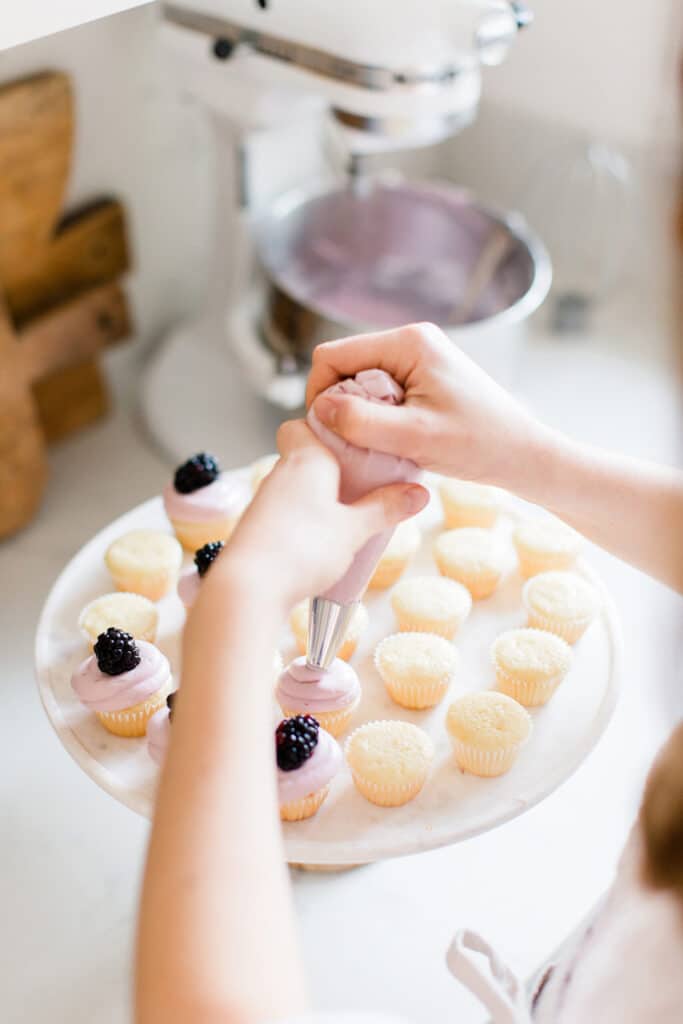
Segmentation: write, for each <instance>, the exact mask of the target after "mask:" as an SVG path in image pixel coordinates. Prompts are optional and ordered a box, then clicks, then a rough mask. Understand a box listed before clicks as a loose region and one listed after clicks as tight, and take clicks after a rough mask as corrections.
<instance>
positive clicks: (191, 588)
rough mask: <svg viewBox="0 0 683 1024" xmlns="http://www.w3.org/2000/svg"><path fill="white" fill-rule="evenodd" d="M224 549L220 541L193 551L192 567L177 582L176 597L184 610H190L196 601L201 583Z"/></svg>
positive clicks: (211, 542)
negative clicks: (183, 606)
mask: <svg viewBox="0 0 683 1024" xmlns="http://www.w3.org/2000/svg"><path fill="white" fill-rule="evenodd" d="M224 547H225V545H224V544H223V541H222V540H212V541H209V543H208V544H205V545H204V546H203V547H201V548H199V549H198V550H197V551H195V553H194V565H193V566H192V568H191V569H186V570H185V572H183V573H182V574H181V576H180V579H179V580H178V597H179V598H180V600H181V601H182V602H183V604H184V605H185V607H186V608H191V607H192V605H193V604H194V602H195V601H196V600H197V597H198V595H199V586H200V584H201V581H202V580H203V579H204V577H205V576H206V574H207V572H208V571H209V568H210V567H211V566H212V565H213V563H214V560H215V559H216V558H217V556H218V555H219V554H220V553H221V551H222V550H223V548H224Z"/></svg>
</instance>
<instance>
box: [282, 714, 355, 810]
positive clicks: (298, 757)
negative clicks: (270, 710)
mask: <svg viewBox="0 0 683 1024" xmlns="http://www.w3.org/2000/svg"><path fill="white" fill-rule="evenodd" d="M275 754H276V758H277V788H278V800H279V803H280V818H281V819H282V820H283V821H303V820H304V819H305V818H310V817H311V816H312V815H314V814H315V812H316V811H317V810H318V808H319V807H320V805H321V804H322V802H323V800H324V799H325V797H326V796H327V794H328V792H329V789H330V783H331V782H332V779H333V778H334V777H335V775H336V774H337V773H338V772H339V770H340V768H341V766H342V764H343V761H344V758H343V756H342V752H341V749H340V747H339V744H338V743H337V741H336V740H334V739H333V738H332V737H331V736H330V734H329V733H328V732H325V730H324V729H321V728H320V725H319V723H318V722H317V721H316V719H315V718H313V717H311V715H297V716H296V717H295V718H288V719H285V720H284V721H282V722H280V724H279V725H278V727H277V730H276V732H275Z"/></svg>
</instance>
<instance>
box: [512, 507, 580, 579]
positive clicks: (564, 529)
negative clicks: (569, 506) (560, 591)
mask: <svg viewBox="0 0 683 1024" xmlns="http://www.w3.org/2000/svg"><path fill="white" fill-rule="evenodd" d="M512 540H513V543H514V545H515V549H516V551H517V557H518V559H519V571H520V573H521V574H522V576H523V577H524V578H525V579H528V578H529V577H530V576H536V575H537V574H538V573H539V572H547V571H548V570H550V569H570V568H571V567H572V565H573V564H574V562H575V561H576V559H577V556H578V554H579V552H580V550H581V546H582V539H581V536H580V534H578V533H577V532H576V530H572V528H571V527H570V526H567V524H566V523H563V522H562V521H561V520H560V519H527V520H526V521H525V522H523V523H520V524H519V526H517V527H516V528H515V530H514V532H513V534H512Z"/></svg>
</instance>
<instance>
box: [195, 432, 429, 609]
mask: <svg viewBox="0 0 683 1024" xmlns="http://www.w3.org/2000/svg"><path fill="white" fill-rule="evenodd" d="M278 448H279V450H280V454H281V458H280V460H279V461H278V463H277V464H276V466H275V468H274V469H273V471H272V472H271V473H270V474H269V475H268V477H266V479H265V480H264V482H263V484H262V485H261V487H260V488H259V490H258V493H257V495H256V497H255V498H254V500H253V501H252V503H251V505H250V506H249V508H248V509H247V511H246V512H245V514H244V515H243V516H242V519H241V520H240V523H239V525H238V527H237V529H236V530H235V532H234V534H233V535H232V537H231V538H230V541H229V543H228V545H227V547H226V550H225V551H224V552H223V553H222V554H221V557H220V559H219V560H218V562H217V563H216V565H217V566H218V565H220V566H221V570H220V572H221V575H224V574H225V573H226V572H229V573H230V575H231V576H232V577H233V578H234V579H238V580H239V579H245V580H246V579H248V578H251V579H253V580H255V581H257V584H258V586H259V587H261V588H266V589H267V591H268V594H269V595H270V596H272V597H275V598H276V599H279V600H281V601H283V602H284V606H285V607H286V608H287V610H288V609H289V608H290V607H291V606H292V605H293V604H295V603H296V602H297V601H299V600H301V599H302V598H304V597H310V596H311V595H312V594H317V593H321V592H323V591H325V590H327V589H328V587H330V586H331V585H332V584H333V583H335V582H336V580H337V579H339V578H340V577H341V576H342V575H343V574H344V572H345V571H346V570H347V569H348V567H349V565H350V564H351V561H352V559H353V556H354V555H355V554H356V552H357V551H358V550H359V549H360V548H361V547H362V546H363V544H365V542H366V541H367V540H369V539H370V537H372V536H373V535H374V534H376V533H379V532H380V531H382V530H385V529H387V528H390V527H393V526H396V525H397V524H398V523H399V522H400V521H401V520H402V519H407V518H409V517H410V516H412V515H415V514H416V513H417V512H419V511H420V510H421V509H422V508H424V506H425V505H426V504H427V502H428V500H429V492H428V491H427V490H426V489H425V488H424V487H421V486H420V485H419V484H392V485H391V486H389V487H382V488H380V489H378V490H376V491H372V492H371V493H370V494H368V495H366V496H365V497H364V498H362V499H361V500H360V501H357V502H355V503H354V504H352V505H342V504H341V502H339V501H338V498H337V495H338V492H339V465H338V463H337V460H336V458H335V457H334V456H333V455H332V454H331V453H330V452H329V451H328V450H327V448H325V446H324V445H322V444H321V443H320V442H319V441H318V440H317V438H316V437H315V435H314V434H313V433H312V431H311V430H310V429H309V427H308V426H307V425H306V423H305V422H304V421H303V420H293V421H291V422H289V423H285V424H283V426H282V427H281V428H280V430H279V433H278ZM217 576H218V574H217V573H215V570H214V569H212V571H211V573H209V574H208V575H207V581H208V580H209V579H211V578H212V577H214V578H216V577H217Z"/></svg>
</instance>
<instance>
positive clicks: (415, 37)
mask: <svg viewBox="0 0 683 1024" xmlns="http://www.w3.org/2000/svg"><path fill="white" fill-rule="evenodd" d="M161 10H162V18H163V28H162V32H163V36H164V42H165V44H166V45H167V52H168V54H169V55H170V56H171V59H172V60H173V69H174V78H175V79H176V80H177V81H179V82H181V83H182V87H183V90H184V91H185V92H186V93H189V94H190V95H191V96H192V97H194V98H195V99H196V100H198V101H199V102H200V103H201V104H203V105H204V106H205V107H206V108H207V110H208V111H209V114H210V117H211V121H212V125H213V128H214V140H215V152H216V173H217V182H218V184H219V189H218V192H219V194H218V195H217V196H216V212H217V216H216V225H217V233H216V239H215V242H214V254H213V259H212V262H211V267H212V270H211V280H210V281H209V282H208V287H207V302H206V308H205V310H204V312H203V314H202V315H201V316H200V317H199V318H198V319H197V320H195V321H194V322H193V323H191V324H188V325H184V326H183V327H181V328H180V330H179V331H177V332H176V333H175V334H174V335H172V336H171V338H169V339H168V341H167V343H166V346H165V347H164V348H162V350H161V353H160V354H159V355H158V356H157V358H156V359H155V360H154V361H153V362H152V364H151V366H150V368H149V370H148V373H147V378H146V381H145V382H144V391H145V406H146V408H147V415H148V420H149V425H150V428H151V430H152V432H153V433H154V434H156V436H157V438H158V439H159V440H160V441H161V442H162V444H163V445H164V447H166V449H167V450H169V451H170V452H172V454H173V456H174V457H184V454H185V452H186V451H187V450H189V448H191V447H192V444H193V440H194V435H193V431H194V432H195V434H196V433H197V431H198V424H199V423H201V424H202V429H203V435H202V438H201V439H200V438H199V437H198V436H197V444H198V447H204V446H206V445H207V444H214V441H213V438H214V437H215V438H216V443H215V444H214V447H217V448H218V449H219V450H220V449H221V447H223V449H224V448H225V445H224V444H223V445H221V437H224V436H225V428H226V427H227V426H228V419H227V417H226V415H225V413H224V411H223V410H224V409H225V407H226V406H228V407H230V410H231V416H230V422H229V426H230V428H231V429H232V430H233V431H234V424H235V415H237V418H238V419H240V420H241V418H242V416H244V417H245V418H246V420H247V422H250V423H251V424H252V425H254V426H256V425H257V423H258V424H261V426H260V428H259V432H260V434H261V435H262V436H263V437H264V438H267V437H272V428H273V413H267V412H265V413H264V409H263V405H262V404H261V405H259V403H258V402H254V398H253V394H252V397H251V399H250V400H249V399H248V398H247V395H248V391H249V389H248V388H245V387H244V386H243V380H244V377H246V378H247V379H248V381H249V382H250V384H251V385H252V389H253V391H255V392H256V394H257V395H259V396H261V397H264V398H266V399H267V400H268V401H269V402H270V403H273V404H274V405H275V406H278V407H280V408H281V409H295V408H297V407H298V406H300V405H301V403H302V400H303V393H304V382H305V377H306V373H307V368H308V360H309V358H310V352H311V350H312V348H313V347H314V346H315V344H316V343H317V342H318V341H319V340H321V339H322V337H328V338H330V337H333V336H334V333H337V334H340V333H350V331H349V330H348V324H349V323H354V325H355V323H356V322H357V323H358V325H359V326H360V327H362V328H366V327H367V328H372V327H373V326H375V327H377V326H388V325H389V323H388V321H391V319H392V317H393V318H394V319H395V320H396V318H397V317H398V318H399V319H398V320H397V322H400V321H401V319H402V320H405V319H414V320H415V319H437V316H430V315H429V314H430V312H431V310H432V307H431V306H430V305H429V303H428V302H427V304H426V305H425V303H424V302H423V303H422V305H420V303H419V302H418V303H417V306H416V312H417V314H418V315H415V316H412V317H407V318H406V316H405V314H404V310H403V309H401V311H400V313H397V312H394V311H393V310H392V308H391V307H389V309H388V312H387V314H386V315H385V322H379V321H378V320H377V318H376V317H374V318H373V316H370V317H369V318H363V317H362V316H361V317H355V318H354V317H350V318H349V317H347V316H344V315H341V316H338V315H337V312H336V308H335V307H334V304H332V306H331V307H330V308H325V303H324V302H322V303H318V302H316V295H317V296H320V295H321V294H322V292H321V279H322V278H324V279H325V283H326V284H329V282H330V281H332V282H333V283H334V282H336V281H337V274H338V272H339V271H341V272H342V273H343V272H345V271H349V270H350V269H351V268H352V267H353V266H361V265H362V258H363V254H361V255H360V257H359V256H358V254H357V253H356V252H354V250H353V245H352V246H351V248H349V246H348V245H347V244H346V243H345V244H344V245H342V246H341V247H340V246H339V245H337V244H336V242H335V239H334V238H332V237H331V236H330V235H329V226H330V222H331V221H330V216H329V212H330V210H332V222H333V223H334V225H339V224H341V225H342V227H343V225H344V223H347V224H348V223H349V217H348V204H349V203H351V204H355V205H354V209H357V211H358V212H357V214H356V219H357V220H358V221H359V223H361V222H365V223H368V222H367V218H366V212H365V211H366V210H367V211H368V212H369V211H370V207H369V206H368V205H367V204H368V203H370V204H372V210H373V211H374V210H375V208H377V213H376V214H375V213H374V212H373V217H378V218H379V219H380V221H381V220H382V218H383V219H384V222H385V224H386V223H388V222H389V221H391V222H392V223H394V224H395V223H401V221H403V220H404V217H403V211H407V214H406V218H405V220H406V223H408V224H410V225H411V231H412V225H413V222H414V220H413V218H412V215H411V213H410V207H411V206H412V207H413V208H415V207H416V205H418V204H419V205H420V207H422V206H424V205H427V206H431V207H432V213H430V214H429V216H432V217H436V218H437V220H438V221H439V223H441V224H442V225H444V227H443V229H442V230H441V235H442V236H443V244H444V245H445V246H446V247H447V248H448V247H449V246H450V249H451V250H452V251H449V252H447V253H446V254H445V257H444V258H445V260H446V262H445V264H444V266H443V267H442V268H441V269H442V271H443V273H442V277H443V276H444V275H445V274H446V273H447V272H448V273H449V274H450V273H451V270H450V269H449V268H451V267H452V266H453V259H454V258H455V257H457V256H458V254H459V253H460V252H461V251H462V249H463V246H467V245H468V240H471V239H474V241H475V243H476V252H474V250H473V252H474V255H473V256H472V257H471V259H470V263H472V264H473V266H470V270H469V271H468V277H467V280H464V281H461V285H460V292H461V294H460V302H461V305H462V303H463V302H464V304H465V306H467V305H468V304H469V306H472V308H474V305H476V302H477V301H478V299H479V296H480V294H482V295H483V293H484V291H485V290H486V287H487V285H488V284H489V283H490V281H491V280H492V279H493V277H494V275H495V274H496V273H497V272H498V270H499V269H500V270H501V273H502V271H503V270H504V269H505V268H504V267H503V263H506V264H509V265H510V267H512V268H513V269H512V271H510V272H508V273H507V277H508V279H509V280H508V284H507V285H506V286H505V287H506V288H507V290H508V291H510V288H512V290H516V293H515V296H514V297H513V299H512V300H510V299H509V298H508V297H507V296H506V297H505V299H504V300H502V301H501V302H499V308H493V307H492V308H487V307H486V303H484V305H483V306H482V309H483V311H484V312H483V313H482V314H481V316H482V317H488V318H489V319H490V318H491V317H493V318H495V317H496V316H497V315H498V314H499V313H500V312H501V311H502V312H503V313H504V317H505V316H506V317H508V318H510V311H511V310H514V316H513V317H512V319H519V318H521V317H523V316H526V315H528V313H529V312H531V311H532V309H534V308H535V307H536V306H537V305H538V304H539V303H540V301H541V300H542V298H543V297H544V296H545V293H546V292H547V289H548V286H549V281H550V268H549V262H548V260H547V257H546V256H545V252H544V250H543V247H542V246H541V245H540V243H538V242H537V241H536V240H535V239H534V238H533V236H531V234H530V233H529V232H527V230H526V228H525V226H524V225H523V224H522V223H521V222H519V221H514V222H513V219H512V218H503V217H497V216H495V215H491V214H489V213H488V212H486V211H482V210H481V208H479V211H478V212H477V211H475V212H477V215H478V217H479V220H478V221H477V220H476V218H473V213H472V208H470V209H469V210H468V211H466V212H467V218H466V219H465V221H463V223H462V224H460V225H459V224H458V223H455V220H454V222H453V225H452V229H451V226H450V225H449V224H448V218H449V217H450V216H453V217H455V218H459V219H460V220H462V217H461V211H462V210H464V208H465V204H471V200H470V199H469V197H467V196H465V195H464V194H462V193H460V192H458V191H457V190H454V189H452V190H451V194H450V195H449V196H446V195H445V191H444V189H443V188H442V189H441V190H440V191H439V190H438V189H436V190H434V191H433V193H432V194H430V195H427V194H426V192H425V189H424V187H422V190H421V191H418V192H415V191H411V190H410V188H409V187H408V186H405V185H404V184H403V183H401V182H397V181H396V180H387V179H381V178H380V179H377V178H376V177H375V176H373V175H372V174H366V167H367V164H368V163H369V162H372V160H373V157H374V155H375V154H386V153H398V152H400V151H403V150H408V149H414V148H415V147H418V146H425V145H428V144H432V143H435V142H437V141H439V140H441V139H444V138H447V137H449V136H451V135H453V134H455V133H457V132H458V131H460V130H461V129H462V128H463V127H464V126H465V125H467V124H468V123H469V122H470V121H471V120H472V119H473V118H474V117H475V116H476V112H477V108H478V104H479V99H480V93H481V77H482V67H483V66H485V65H495V64H498V63H500V62H501V61H502V60H503V59H504V58H505V56H506V54H507V52H508V50H509V47H510V46H511V44H512V43H513V41H514V39H515V37H516V35H517V33H518V31H519V30H520V29H521V28H523V27H525V26H526V25H528V24H529V23H530V21H531V14H530V12H529V10H528V9H527V8H526V6H525V5H524V4H522V3H517V2H508V0H429V2H426V3H425V2H424V0H402V2H401V3H400V4H397V3H395V2H394V0H373V2H372V3H370V4H368V3H367V0H346V2H345V3H344V4H343V5H338V4H335V3H331V2H325V0H298V2H297V3H296V4H292V3H283V2H279V0H180V2H178V3H174V4H164V5H162V8H161ZM297 123H298V124H301V125H304V126H306V125H308V126H309V127H310V136H311V142H312V143H313V151H314V152H315V148H316V147H317V159H318V164H319V163H320V155H321V154H324V153H325V152H327V153H329V152H330V150H333V151H334V154H335V155H334V158H333V159H334V162H336V164H337V166H338V169H339V170H338V173H337V175H336V179H337V180H336V181H334V182H332V181H330V178H331V176H330V175H329V172H328V174H327V176H326V179H327V180H324V181H323V183H322V184H321V183H320V182H318V183H317V185H316V187H315V189H313V190H312V191H311V190H308V189H302V188H301V179H300V180H299V189H298V191H295V192H293V193H292V192H289V193H287V194H286V195H282V196H280V198H279V199H278V200H277V201H276V202H275V204H271V205H269V204H267V203H264V202H263V200H262V199H259V197H258V195H257V194H256V193H257V192H258V189H255V188H254V183H253V173H252V164H251V162H250V156H251V153H250V150H251V146H252V143H253V142H254V141H256V142H258V141H259V140H260V139H262V138H263V137H264V134H265V135H268V134H272V133H274V132H276V131H280V132H282V126H283V125H292V126H294V125H296V124H297ZM299 162H300V161H299V156H298V153H297V152H290V153H289V154H286V153H285V154H283V155H282V156H281V157H280V158H279V159H277V160H275V161H273V165H275V164H277V165H278V166H273V167H272V170H273V171H274V172H275V175H276V176H277V172H278V171H279V170H280V166H279V165H282V166H283V167H284V166H285V165H289V166H290V167H291V166H292V165H293V166H297V163H299ZM337 199H338V200H339V204H340V205H339V210H337ZM309 200H313V202H309ZM321 200H322V202H323V205H324V207H325V211H326V218H327V219H326V220H325V218H323V220H325V223H324V225H323V234H322V235H321V234H320V233H319V232H318V234H316V232H317V230H318V224H317V222H316V218H319V214H320V210H321V209H322V207H321V206H320V201H321ZM316 204H317V205H316ZM330 204H332V205H330ZM449 204H450V205H449ZM309 211H312V216H311V217H309ZM321 223H322V222H321ZM366 233H367V232H366ZM369 233H370V234H371V235H373V237H379V236H378V234H377V232H376V231H375V230H374V227H372V225H371V226H370V227H369ZM428 233H429V235H430V237H431V232H428ZM348 234H349V233H348V232H347V235H348ZM502 234H506V235H507V236H509V238H508V241H505V240H503V242H502V243H501V235H502ZM323 235H324V237H323ZM356 235H358V232H356ZM489 236H490V238H489ZM226 238H227V239H229V246H230V251H229V252H228V253H226V241H225V240H226ZM311 239H312V245H311V244H310V243H311ZM490 239H492V241H491V242H490ZM510 239H511V240H512V242H513V243H514V245H515V246H516V247H517V248H516V250H515V251H514V252H513V251H512V250H511V246H510V244H509V240H510ZM383 244H385V248H386V247H387V246H388V250H387V251H388V255H389V259H388V260H387V259H377V258H376V254H375V253H374V252H372V251H370V250H368V251H367V252H366V253H365V258H366V260H367V261H370V262H371V266H375V267H377V268H378V273H379V272H380V271H381V273H382V274H384V275H385V277H386V275H387V274H388V275H389V277H390V278H391V289H393V292H392V295H395V294H398V292H399V291H401V290H402V289H403V285H402V281H403V280H404V279H405V278H406V275H407V276H408V277H410V276H411V274H412V271H411V268H410V266H407V267H406V266H404V265H400V266H398V265H397V268H394V263H395V262H396V260H394V258H393V257H394V254H398V256H400V254H401V253H402V252H407V251H409V250H410V247H411V246H410V237H408V238H402V237H400V236H394V235H392V232H391V231H389V232H388V235H387V237H386V238H385V239H384V243H383ZM473 244H474V243H473ZM321 245H322V248H321ZM385 255H386V254H385ZM449 260H450V263H449V262H448V261H449ZM423 262H424V261H423ZM399 263H400V259H399ZM311 264H313V265H314V266H315V268H316V269H317V270H318V271H319V273H318V274H317V275H316V274H311V273H310V268H311ZM438 270H439V268H438V267H437V266H436V264H435V274H434V277H435V278H436V277H438ZM283 271H284V273H283ZM292 271H297V272H298V273H299V280H300V281H303V290H300V291H297V287H296V285H294V286H293V285H292V280H291V272H292ZM287 273H290V279H289V280H288V279H287ZM511 274H512V276H510V275H511ZM412 276H413V277H414V275H412ZM361 277H362V278H363V279H365V280H367V279H368V273H367V270H366V268H363V270H362V273H361ZM517 278H519V280H517ZM477 281H479V284H477ZM510 281H512V285H510ZM446 283H447V286H448V287H450V286H451V285H450V283H449V282H446ZM426 284H427V286H428V287H430V288H433V282H427V283H426ZM379 287H380V289H381V288H382V287H384V284H383V282H381V281H380V284H379ZM468 287H469V289H470V292H469V293H468ZM472 287H474V289H475V293H473V294H470V293H471V292H472ZM307 288H310V289H312V294H308V295H307V294H306V289H307ZM391 289H390V290H391ZM463 289H464V292H465V294H464V295H463V294H462V292H463ZM385 305H386V303H385ZM442 305H443V304H442ZM489 305H490V303H489ZM439 308H442V307H439ZM463 308H464V307H463ZM423 310H424V311H425V312H426V315H420V314H422V313H423ZM456 312H457V311H456ZM342 313H343V311H342ZM387 318H388V320H387ZM472 319H477V317H473V318H472ZM380 320H381V318H380ZM456 320H457V317H456ZM439 322H441V323H442V326H448V325H447V324H446V323H443V317H441V319H440V321H439ZM198 348H199V349H201V350H202V351H204V352H206V353H208V352H210V359H211V360H212V364H211V365H212V370H211V374H212V376H213V378H214V380H215V379H216V378H217V377H219V376H220V377H221V378H222V380H223V381H224V382H225V387H230V386H232V387H233V390H234V391H235V396H234V397H235V402H233V401H232V399H231V398H228V399H227V400H226V396H225V387H224V388H223V391H220V390H218V389H216V390H215V393H212V394H207V391H206V389H204V391H203V392H202V396H201V400H200V401H195V400H194V396H193V394H192V384H191V378H192V376H193V372H195V368H196V365H197V350H198ZM177 381H182V382H183V384H182V387H183V399H184V401H183V403H182V405H183V406H184V407H185V406H187V409H188V412H187V413H186V414H185V420H186V423H185V424H184V425H181V424H180V422H179V419H182V417H180V416H179V412H178V408H177V403H169V401H168V391H169V386H171V387H173V386H175V387H176V390H177V386H178V385H177ZM229 382H231V383H229ZM235 403H236V404H235ZM198 406H201V408H198ZM209 407H211V410H210V412H209V411H208V408H209ZM247 429H248V428H247ZM207 431H208V435H209V436H207ZM181 439H182V440H181ZM266 443H267V442H266ZM181 445H182V450H181ZM265 446H266V445H265V444H264V447H265ZM262 450H263V449H262ZM262 450H261V452H258V451H255V452H254V453H253V454H254V455H257V454H262ZM251 454H252V453H250V452H248V451H243V452H242V453H241V461H244V458H245V457H249V456H250V455H251ZM228 458H231V454H230V453H229V454H228Z"/></svg>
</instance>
